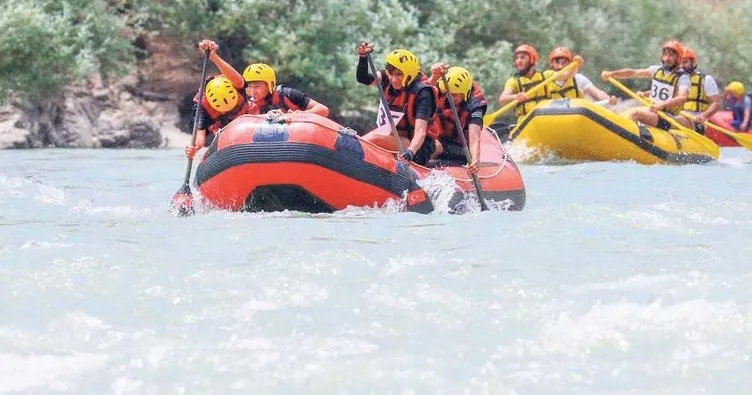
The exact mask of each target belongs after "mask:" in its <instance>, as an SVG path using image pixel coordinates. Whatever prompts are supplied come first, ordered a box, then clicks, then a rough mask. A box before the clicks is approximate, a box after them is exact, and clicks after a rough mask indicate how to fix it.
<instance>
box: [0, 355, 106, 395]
mask: <svg viewBox="0 0 752 395" xmlns="http://www.w3.org/2000/svg"><path fill="white" fill-rule="evenodd" d="M109 359H110V358H109V356H108V355H106V354H96V353H72V354H31V355H20V354H7V353H0V394H10V393H14V392H16V391H23V390H31V389H33V388H37V387H47V388H49V389H57V390H61V391H64V392H65V391H66V390H67V389H68V388H69V387H70V386H72V384H74V383H75V382H76V381H77V379H78V378H79V377H80V376H81V375H83V374H86V373H89V372H92V371H97V370H100V369H102V368H103V367H105V366H106V365H107V362H108V361H109ZM46 392H47V391H45V393H46Z"/></svg>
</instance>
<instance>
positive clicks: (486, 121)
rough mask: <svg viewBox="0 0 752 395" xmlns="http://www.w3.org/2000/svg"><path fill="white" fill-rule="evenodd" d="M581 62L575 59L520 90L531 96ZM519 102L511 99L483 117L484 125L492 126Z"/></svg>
mask: <svg viewBox="0 0 752 395" xmlns="http://www.w3.org/2000/svg"><path fill="white" fill-rule="evenodd" d="M579 64H580V62H579V59H575V60H573V61H572V63H570V64H568V65H567V66H566V67H564V68H563V69H561V70H559V71H557V72H555V73H553V74H552V75H551V76H550V77H548V78H546V79H545V80H543V81H541V83H539V84H538V85H536V86H534V87H532V88H530V89H528V90H526V91H525V92H520V93H524V94H525V96H526V97H528V98H529V97H530V96H529V95H531V94H533V93H535V92H537V91H538V90H540V89H541V88H543V87H544V86H546V85H547V84H549V83H551V81H553V80H555V79H557V78H559V76H560V75H562V74H563V73H566V72H568V71H569V70H571V69H572V68H574V67H575V66H578V65H579ZM517 103H518V102H517V99H514V100H512V101H510V102H509V103H507V104H506V105H505V106H504V107H502V108H500V109H498V110H496V111H494V112H493V113H491V114H488V115H486V116H485V117H483V125H484V126H491V124H492V123H493V121H494V120H495V119H496V118H498V117H500V116H501V115H502V114H504V113H505V112H507V111H509V110H511V109H512V108H514V106H516V105H517Z"/></svg>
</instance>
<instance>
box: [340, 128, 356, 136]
mask: <svg viewBox="0 0 752 395" xmlns="http://www.w3.org/2000/svg"><path fill="white" fill-rule="evenodd" d="M337 132H339V134H344V135H345V136H357V135H358V132H356V131H355V130H354V129H352V128H349V127H347V126H343V127H342V128H341V129H340V130H338V131H337Z"/></svg>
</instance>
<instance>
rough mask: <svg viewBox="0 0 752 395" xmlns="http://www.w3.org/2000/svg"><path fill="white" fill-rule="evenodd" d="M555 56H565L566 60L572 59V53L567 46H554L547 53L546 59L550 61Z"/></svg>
mask: <svg viewBox="0 0 752 395" xmlns="http://www.w3.org/2000/svg"><path fill="white" fill-rule="evenodd" d="M556 58H565V59H567V60H568V61H570V62H571V61H572V53H571V52H569V48H567V47H556V48H554V49H553V51H551V53H550V54H549V55H548V61H549V62H552V61H553V60H554V59H556Z"/></svg>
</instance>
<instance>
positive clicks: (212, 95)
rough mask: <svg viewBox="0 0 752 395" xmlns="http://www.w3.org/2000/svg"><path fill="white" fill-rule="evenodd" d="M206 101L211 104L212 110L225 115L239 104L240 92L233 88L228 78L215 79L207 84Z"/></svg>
mask: <svg viewBox="0 0 752 395" xmlns="http://www.w3.org/2000/svg"><path fill="white" fill-rule="evenodd" d="M205 91H206V101H207V102H209V105H210V106H211V108H213V109H215V110H217V111H219V112H221V113H225V112H228V111H230V110H232V109H233V108H235V105H237V104H238V90H237V89H235V87H234V86H232V82H230V80H229V79H227V77H224V76H222V77H215V78H212V79H211V81H209V82H208V83H207V84H206V89H205Z"/></svg>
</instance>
